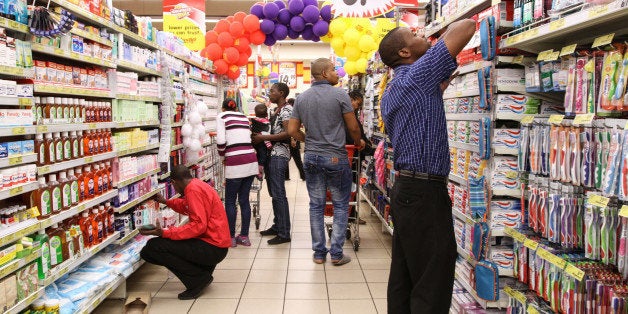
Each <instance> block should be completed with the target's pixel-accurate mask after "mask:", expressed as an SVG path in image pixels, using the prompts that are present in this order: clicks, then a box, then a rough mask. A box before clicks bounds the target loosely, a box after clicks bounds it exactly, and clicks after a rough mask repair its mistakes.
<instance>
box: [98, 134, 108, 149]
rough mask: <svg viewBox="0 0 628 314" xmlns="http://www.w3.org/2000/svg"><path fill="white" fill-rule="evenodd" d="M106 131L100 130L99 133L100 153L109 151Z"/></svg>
mask: <svg viewBox="0 0 628 314" xmlns="http://www.w3.org/2000/svg"><path fill="white" fill-rule="evenodd" d="M105 137H106V135H105V130H99V132H98V151H99V152H100V153H104V152H106V151H107V146H106V145H105Z"/></svg>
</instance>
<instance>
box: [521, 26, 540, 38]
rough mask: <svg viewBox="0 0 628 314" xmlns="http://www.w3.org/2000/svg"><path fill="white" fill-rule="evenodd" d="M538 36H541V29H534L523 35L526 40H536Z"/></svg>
mask: <svg viewBox="0 0 628 314" xmlns="http://www.w3.org/2000/svg"><path fill="white" fill-rule="evenodd" d="M538 35H539V29H538V28H533V29H531V30H529V31H527V32H525V33H523V36H524V37H525V39H530V38H534V37H536V36H538Z"/></svg>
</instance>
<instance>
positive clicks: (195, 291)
mask: <svg viewBox="0 0 628 314" xmlns="http://www.w3.org/2000/svg"><path fill="white" fill-rule="evenodd" d="M212 281H214V276H211V275H210V276H209V280H207V282H206V283H202V284H200V285H199V286H198V287H196V288H192V289H188V290H185V291H183V292H181V293H179V295H178V297H179V300H193V299H196V298H198V297H199V296H201V293H203V290H204V289H205V288H207V286H209V284H211V283H212Z"/></svg>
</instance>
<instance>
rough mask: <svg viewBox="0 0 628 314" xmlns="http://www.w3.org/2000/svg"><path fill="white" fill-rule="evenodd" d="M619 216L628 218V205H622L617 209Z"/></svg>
mask: <svg viewBox="0 0 628 314" xmlns="http://www.w3.org/2000/svg"><path fill="white" fill-rule="evenodd" d="M619 216H622V217H625V218H628V205H623V206H622V207H621V208H620V209H619Z"/></svg>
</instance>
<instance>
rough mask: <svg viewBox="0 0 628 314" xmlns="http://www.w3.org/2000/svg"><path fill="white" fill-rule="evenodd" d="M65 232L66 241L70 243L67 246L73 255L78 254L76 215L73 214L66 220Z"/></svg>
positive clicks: (79, 249)
mask: <svg viewBox="0 0 628 314" xmlns="http://www.w3.org/2000/svg"><path fill="white" fill-rule="evenodd" d="M66 222H67V223H66V225H65V232H66V238H67V241H68V243H71V246H69V248H70V249H69V251H70V252H71V253H72V255H74V256H78V255H79V254H80V251H81V248H80V245H79V243H78V237H77V236H78V234H77V233H76V230H75V227H76V226H77V225H78V216H77V215H74V216H72V217H70V219H68V220H66Z"/></svg>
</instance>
